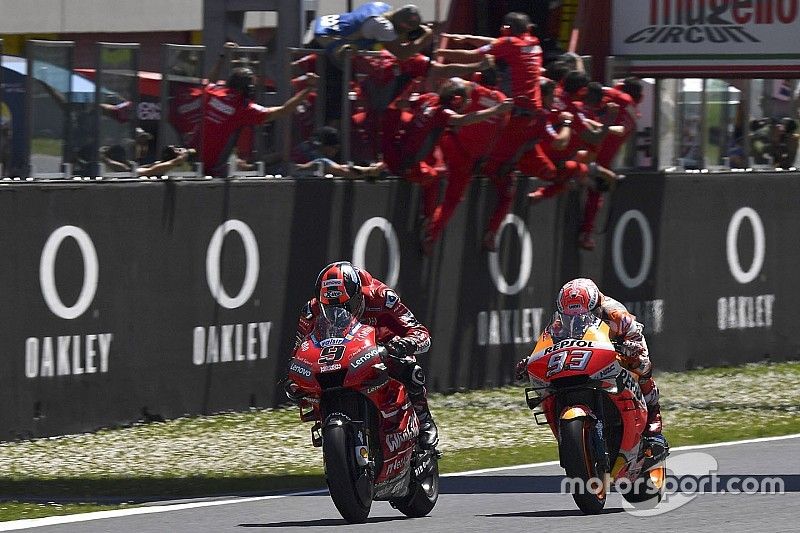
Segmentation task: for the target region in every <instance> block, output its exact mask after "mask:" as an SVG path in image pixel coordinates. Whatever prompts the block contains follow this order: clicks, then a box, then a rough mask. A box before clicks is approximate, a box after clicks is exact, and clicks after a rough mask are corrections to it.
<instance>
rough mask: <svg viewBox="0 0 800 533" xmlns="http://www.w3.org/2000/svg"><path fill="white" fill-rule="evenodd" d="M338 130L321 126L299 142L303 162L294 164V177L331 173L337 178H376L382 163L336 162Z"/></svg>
mask: <svg viewBox="0 0 800 533" xmlns="http://www.w3.org/2000/svg"><path fill="white" fill-rule="evenodd" d="M339 146H340V142H339V132H338V130H337V129H336V128H333V127H331V126H323V127H322V128H320V129H319V131H317V132H316V133H315V134H314V137H313V138H311V139H309V140H308V141H305V142H303V143H302V144H301V146H300V148H299V151H300V152H301V154H302V156H303V158H304V159H306V161H305V162H303V163H298V164H296V165H295V169H296V171H297V172H295V173H293V174H292V175H293V176H296V177H311V176H314V177H324V176H327V175H331V176H333V177H337V178H376V177H378V176H379V175H380V173H381V171H382V170H383V168H384V165H383V164H382V163H375V164H373V165H369V166H358V165H350V164H348V165H343V164H341V163H339V162H337V159H338V157H339Z"/></svg>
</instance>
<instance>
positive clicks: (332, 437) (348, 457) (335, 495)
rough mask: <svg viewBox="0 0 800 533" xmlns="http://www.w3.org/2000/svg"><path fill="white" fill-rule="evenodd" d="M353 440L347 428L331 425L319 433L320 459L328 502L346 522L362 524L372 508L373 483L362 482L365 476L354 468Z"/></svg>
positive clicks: (358, 469) (357, 468)
mask: <svg viewBox="0 0 800 533" xmlns="http://www.w3.org/2000/svg"><path fill="white" fill-rule="evenodd" d="M353 440H354V439H353V438H352V437H351V435H350V428H349V427H348V426H347V425H338V424H332V425H329V426H326V427H325V428H323V430H322V455H323V457H324V460H325V478H326V480H327V482H328V490H329V491H330V494H331V499H332V500H333V503H334V505H336V509H338V510H339V513H340V514H341V515H342V518H344V519H345V520H347V522H349V523H351V524H363V523H364V522H366V521H367V516H369V510H370V507H371V506H372V481H371V480H370V479H369V478H367V479H363V477H364V476H365V474H363V473H362V472H361V469H360V468H359V467H358V465H357V464H356V461H355V457H354V455H353V449H354V446H353ZM367 482H368V483H369V486H368V487H367V486H365V484H366V483H367ZM359 488H361V489H362V490H359Z"/></svg>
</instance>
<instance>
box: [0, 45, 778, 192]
mask: <svg viewBox="0 0 800 533" xmlns="http://www.w3.org/2000/svg"><path fill="white" fill-rule="evenodd" d="M0 52H2V41H0ZM206 52H207V50H206V48H205V47H204V46H195V45H174V44H165V45H163V47H162V61H161V72H159V73H146V72H140V71H139V59H140V48H139V45H138V44H137V43H98V44H97V52H96V64H95V68H94V69H78V70H77V71H76V70H75V69H74V68H73V67H74V63H73V54H74V43H73V42H71V41H44V40H31V41H28V42H27V43H26V53H25V57H24V58H18V57H14V56H2V54H0V56H2V63H0V64H2V68H0V87H2V90H0V111H1V113H0V177H3V178H4V179H12V180H13V179H15V180H37V179H91V180H94V179H135V178H137V177H139V176H140V175H142V172H140V169H141V167H140V165H145V166H146V165H149V164H152V163H153V162H156V161H160V160H163V159H164V157H167V154H169V153H170V151H169V150H170V147H172V146H178V147H185V148H191V149H193V151H194V153H193V154H192V155H191V156H190V158H189V160H188V161H186V162H185V163H183V164H181V165H178V166H175V167H174V168H170V169H169V170H168V171H165V172H166V173H168V174H169V175H170V176H174V177H181V178H187V179H190V178H196V179H206V178H207V176H208V175H209V174H211V173H212V169H209V168H203V164H202V161H204V158H203V155H204V154H203V153H202V149H203V145H204V142H203V136H204V135H205V133H206V132H204V131H203V122H204V120H203V118H204V112H205V111H204V105H205V104H204V98H205V96H204V94H205V88H206V86H207V84H208V82H209V78H211V81H216V80H217V79H224V78H227V76H228V75H229V74H230V72H231V70H232V69H233V68H236V67H239V66H247V67H249V68H251V69H252V70H253V71H254V72H255V74H256V75H257V78H258V80H259V81H258V83H257V85H256V87H255V91H254V94H253V99H254V101H255V102H256V103H258V104H261V105H263V106H275V105H280V104H283V102H284V101H285V99H286V97H285V95H291V94H292V93H293V89H292V82H290V81H289V80H288V78H289V77H288V76H284V75H283V74H284V72H283V69H284V67H286V66H288V65H291V66H292V68H293V72H292V76H295V79H294V85H295V86H297V87H299V86H301V85H302V79H298V77H301V76H302V75H303V74H305V73H306V72H311V71H313V72H316V74H317V75H318V76H319V78H320V83H319V84H318V87H317V89H316V91H314V93H312V94H310V95H309V96H308V97H307V98H306V99H305V100H304V101H303V102H302V103H301V105H300V106H298V108H297V110H296V111H295V112H294V113H293V115H292V116H291V117H287V118H284V119H281V121H278V122H269V123H267V124H265V125H262V126H257V127H247V128H241V129H240V130H239V131H238V132H237V133H236V138H235V147H234V149H233V151H232V156H231V157H230V158H229V160H228V161H227V164H226V162H218V165H216V166H218V167H219V166H220V165H226V166H227V168H226V169H225V170H224V171H219V170H218V171H217V172H215V173H214V175H227V176H250V177H255V176H265V175H289V174H291V171H292V165H291V163H292V161H293V160H296V159H297V157H296V156H297V153H299V151H300V150H301V149H302V148H303V146H304V145H307V144H308V143H309V139H310V138H311V136H312V135H313V134H314V132H316V131H318V130H319V128H320V127H321V126H323V125H331V124H333V125H336V127H337V128H338V130H339V138H340V141H341V144H340V149H339V159H340V160H341V162H358V163H367V162H371V161H375V160H376V159H377V158H378V157H379V151H380V150H379V143H378V139H379V136H380V127H379V126H378V124H379V123H380V118H379V117H380V114H381V112H382V109H384V108H385V106H386V105H388V101H385V100H386V98H385V96H386V95H385V94H382V93H380V89H379V90H376V91H375V93H374V94H371V93H370V91H371V90H373V89H370V84H369V80H366V79H364V75H363V74H358V73H354V71H355V72H357V71H358V70H359V69H358V68H356V69H354V68H353V65H354V60H355V59H356V58H357V56H362V57H363V56H372V55H375V54H378V53H377V52H365V51H358V52H355V51H344V52H343V53H340V54H337V56H336V58H333V57H332V56H331V54H330V53H328V52H326V51H325V50H312V49H305V48H286V49H285V51H282V52H278V53H272V54H269V53H268V50H267V49H266V48H264V47H238V48H224V49H223V54H222V55H221V56H220V57H219V59H218V61H217V65H216V66H215V67H213V68H212V69H211V71H210V72H206V71H205V70H206V67H205V65H208V64H211V63H212V62H211V61H209V58H207V57H206ZM306 60H309V61H306ZM583 61H584V65H585V66H586V67H587V68H588V67H589V66H590V65H589V61H590V58H583ZM270 65H271V66H270ZM276 69H279V70H281V72H280V73H276V72H274V71H275V70H276ZM627 70H628V68H627V65H626V62H625V60H624V58H608V68H607V69H606V71H607V72H608V80H607V82H613V81H615V80H618V79H620V78H622V77H623V76H624V75H625V74H626V72H627ZM271 71H272V72H271ZM272 74H280V75H276V76H275V78H276V79H280V80H284V79H285V80H286V81H285V82H282V84H285V85H286V87H283V86H278V85H281V83H277V82H275V81H273V80H272V78H273V76H272ZM777 81H783V80H777ZM777 81H776V82H777ZM770 83H773V82H772V81H771V80H766V81H765V80H739V81H732V80H721V79H697V80H675V79H655V78H654V79H649V80H646V82H645V101H644V103H643V104H642V105H641V106H639V111H640V114H641V116H640V119H639V130H638V131H637V132H636V134H635V135H632V136H631V137H630V141H629V144H628V146H627V147H626V149H625V150H624V151H623V154H622V155H621V156H620V158H619V159H618V161H617V164H616V166H617V168H625V169H629V170H631V169H636V170H642V169H647V170H678V171H683V170H692V169H693V170H697V171H700V170H702V171H715V170H716V171H727V170H730V169H756V170H768V169H773V168H775V167H776V166H779V165H781V166H783V167H784V168H788V167H789V165H787V164H786V163H785V161H784V162H783V163H779V162H778V161H777V160H776V158H775V157H773V156H772V155H771V154H759V153H757V151H756V150H755V149H754V146H755V143H756V140H753V139H754V132H753V131H751V130H752V128H751V126H752V125H753V124H757V122H756V121H757V120H758V119H760V118H762V116H768V114H769V113H770V112H772V111H770V110H769V109H766V108H765V107H764V105H763V103H762V102H763V101H765V99H767V97H768V95H769V94H770V92H774V88H773V85H770ZM153 87H156V89H154V88H153ZM357 89H360V90H357ZM384 92H386V91H384ZM772 113H773V114H774V112H772ZM343 117H344V119H343ZM772 119H773V120H774V117H773V118H772ZM767 126H768V125H766V126H765V127H767ZM792 166H793V165H792Z"/></svg>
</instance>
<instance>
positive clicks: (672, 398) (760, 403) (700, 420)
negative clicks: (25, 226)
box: [0, 363, 800, 521]
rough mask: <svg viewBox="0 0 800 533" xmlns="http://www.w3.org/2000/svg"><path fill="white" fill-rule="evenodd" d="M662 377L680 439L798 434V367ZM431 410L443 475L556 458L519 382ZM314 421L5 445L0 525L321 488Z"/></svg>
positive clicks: (280, 413)
mask: <svg viewBox="0 0 800 533" xmlns="http://www.w3.org/2000/svg"><path fill="white" fill-rule="evenodd" d="M657 381H658V384H659V388H660V389H661V395H662V413H663V414H664V418H665V423H664V425H665V434H666V436H667V438H668V439H669V441H670V444H671V445H672V446H680V445H687V444H703V443H709V442H720V441H727V440H737V439H744V438H752V437H762V436H774V435H784V434H790V433H800V363H780V364H770V365H767V364H757V365H745V366H741V367H728V368H715V369H703V370H694V371H690V372H681V373H662V374H660V375H659V376H658V377H657ZM431 406H432V410H433V412H434V414H435V416H436V418H437V422H438V424H439V427H440V432H441V438H442V450H443V451H444V453H445V456H444V458H443V459H442V462H441V470H442V472H444V473H446V472H457V471H463V470H473V469H480V468H489V467H499V466H509V465H516V464H524V463H531V462H538V461H547V460H553V459H557V450H556V445H555V440H554V439H553V436H552V434H551V433H550V430H549V428H547V427H546V426H537V425H536V424H535V423H534V421H533V419H532V416H531V414H530V412H529V411H528V409H527V408H526V407H525V405H524V400H523V389H522V387H503V388H498V389H492V390H485V391H471V392H461V393H455V394H446V395H443V394H436V395H432V397H431ZM309 426H310V425H309V424H301V423H300V422H299V420H298V414H297V410H296V408H283V409H267V410H258V411H250V412H247V413H226V414H220V415H215V416H209V417H192V418H183V419H179V420H173V421H169V422H165V423H159V424H149V425H138V426H134V427H130V428H123V429H110V430H103V431H98V432H96V433H92V434H84V435H73V436H66V437H59V438H51V439H37V440H33V441H24V442H16V443H7V444H2V445H0V494H2V495H4V496H3V497H2V499H3V500H6V501H5V502H0V521H2V520H15V519H19V518H32V517H35V516H48V515H53V514H68V513H73V512H85V511H94V510H99V509H112V508H117V507H119V506H120V505H124V504H129V503H140V502H143V501H147V500H157V499H158V500H163V499H177V498H186V497H192V496H208V495H226V494H242V493H254V494H262V493H264V492H268V491H273V490H287V489H306V488H318V487H322V486H324V481H323V478H322V458H321V455H322V454H321V453H320V450H318V449H315V448H313V447H312V446H311V443H310V439H309V433H308V431H309ZM523 443H524V444H523ZM48 502H50V503H48Z"/></svg>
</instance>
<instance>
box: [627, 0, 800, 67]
mask: <svg viewBox="0 0 800 533" xmlns="http://www.w3.org/2000/svg"><path fill="white" fill-rule="evenodd" d="M612 17H613V18H612V25H611V26H612V54H613V55H615V56H622V57H626V58H628V59H630V60H631V61H632V62H633V66H642V65H644V64H647V65H652V66H653V67H654V69H652V72H653V74H656V75H657V74H659V72H660V70H659V69H663V70H664V71H665V72H666V71H670V72H672V71H676V72H689V73H691V72H692V71H693V70H697V71H699V70H700V67H704V68H706V72H708V71H709V69H708V68H707V67H711V69H710V71H711V72H713V71H714V69H719V70H720V72H728V73H736V72H772V73H789V72H797V71H800V50H798V49H797V47H796V45H795V42H796V36H797V34H798V31H800V23H798V20H799V19H800V0H637V1H635V2H632V1H630V0H615V1H614V5H613V13H612Z"/></svg>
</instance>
